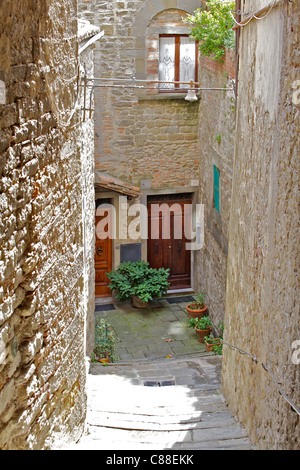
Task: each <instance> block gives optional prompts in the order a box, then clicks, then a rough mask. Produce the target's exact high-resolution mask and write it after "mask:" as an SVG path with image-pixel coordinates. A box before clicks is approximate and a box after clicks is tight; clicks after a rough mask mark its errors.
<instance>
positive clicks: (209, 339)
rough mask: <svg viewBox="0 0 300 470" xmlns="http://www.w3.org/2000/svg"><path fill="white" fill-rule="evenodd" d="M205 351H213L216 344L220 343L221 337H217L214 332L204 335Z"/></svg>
mask: <svg viewBox="0 0 300 470" xmlns="http://www.w3.org/2000/svg"><path fill="white" fill-rule="evenodd" d="M204 343H205V351H206V352H212V351H213V348H214V347H215V346H218V345H219V344H220V338H215V337H214V336H213V335H212V334H210V335H209V336H205V337H204Z"/></svg>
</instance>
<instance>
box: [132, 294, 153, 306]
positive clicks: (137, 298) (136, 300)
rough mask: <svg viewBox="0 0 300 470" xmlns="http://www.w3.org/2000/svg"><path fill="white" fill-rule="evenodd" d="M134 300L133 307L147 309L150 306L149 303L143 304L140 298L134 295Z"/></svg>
mask: <svg viewBox="0 0 300 470" xmlns="http://www.w3.org/2000/svg"><path fill="white" fill-rule="evenodd" d="M131 299H132V305H133V306H134V307H137V308H146V307H148V305H149V302H143V301H142V300H141V299H140V298H139V297H137V296H136V295H133V296H132V297H131Z"/></svg>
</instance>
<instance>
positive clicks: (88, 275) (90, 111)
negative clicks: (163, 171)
mask: <svg viewBox="0 0 300 470" xmlns="http://www.w3.org/2000/svg"><path fill="white" fill-rule="evenodd" d="M100 33H101V32H100V29H99V28H96V27H95V26H93V25H91V24H90V23H89V22H88V21H83V20H80V21H79V59H80V107H81V135H80V146H81V179H82V211H83V247H84V251H83V261H84V262H83V269H84V297H83V304H84V308H85V317H86V354H87V356H88V357H89V358H91V357H92V352H93V349H94V330H95V320H94V312H95V269H94V256H95V217H94V213H95V189H94V184H95V158H94V151H95V146H94V89H93V87H92V86H91V85H92V82H89V81H88V79H89V78H91V77H94V48H95V43H94V42H93V41H94V40H95V42H96V40H99V39H101V38H99V36H100ZM97 38H98V39H97ZM89 44H90V45H89Z"/></svg>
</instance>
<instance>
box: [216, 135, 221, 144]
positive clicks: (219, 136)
mask: <svg viewBox="0 0 300 470" xmlns="http://www.w3.org/2000/svg"><path fill="white" fill-rule="evenodd" d="M215 139H216V142H218V144H220V143H221V141H222V137H221V134H217V135H216V137H215Z"/></svg>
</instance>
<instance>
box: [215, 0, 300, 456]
mask: <svg viewBox="0 0 300 470" xmlns="http://www.w3.org/2000/svg"><path fill="white" fill-rule="evenodd" d="M244 3H245V5H244V8H245V10H246V11H255V9H259V8H260V7H261V2H258V1H256V2H253V1H252V0H251V1H250V0H248V1H246V2H244ZM299 8H300V7H299V2H296V1H293V2H282V3H281V4H280V6H278V7H275V8H274V9H273V10H272V11H271V12H270V14H269V15H268V16H267V17H266V18H264V19H263V20H260V21H256V20H253V21H251V23H249V24H248V25H247V26H245V27H243V28H242V29H241V42H240V72H239V98H238V109H237V130H236V131H237V132H236V148H235V160H234V169H233V194H232V208H231V217H230V227H229V254H228V277H227V301H226V319H225V340H226V341H227V342H228V343H230V344H232V345H235V346H237V347H239V348H241V349H243V350H244V351H247V352H248V353H250V354H252V355H253V356H255V357H256V358H257V359H258V363H255V362H254V361H253V360H252V359H251V358H250V357H249V356H245V355H241V354H239V352H237V351H235V350H231V349H229V348H228V347H226V346H224V352H223V392H224V394H225V397H226V399H227V402H228V403H229V406H230V407H231V409H232V410H233V412H235V413H236V414H237V415H238V418H239V420H240V421H241V422H242V424H243V425H244V426H245V428H246V429H247V431H248V433H249V436H250V438H251V440H252V441H253V443H254V444H256V446H257V447H258V448H259V449H295V450H296V449H299V442H300V426H299V415H298V414H297V413H296V412H295V411H293V409H292V408H291V406H290V404H289V403H288V402H287V401H286V400H285V399H284V397H283V396H281V395H280V394H279V392H278V390H277V387H276V384H275V383H274V382H273V380H272V377H271V376H270V374H268V372H267V371H266V370H265V369H264V368H263V366H262V365H261V361H263V362H264V363H265V364H266V365H267V366H268V368H269V369H270V370H271V372H272V373H273V375H274V377H275V378H276V382H277V383H278V384H279V385H280V388H281V389H282V391H283V392H284V393H285V394H286V395H287V396H288V397H289V398H290V399H291V400H292V401H293V402H294V403H295V404H296V405H298V408H299V404H300V393H299V383H300V365H299V345H298V346H297V343H295V342H296V341H298V342H299V339H300V329H299V279H298V268H299V255H298V250H299V245H298V240H299V238H298V234H297V230H298V227H297V226H298V222H299V212H298V210H299V208H298V203H299V199H298V181H299V180H298V176H299V173H298V172H299V148H298V149H297V145H298V142H299V141H298V137H297V132H298V130H299V45H298V37H299V36H298V35H299V21H298V18H299ZM297 152H298V153H297ZM297 349H298V352H297Z"/></svg>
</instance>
